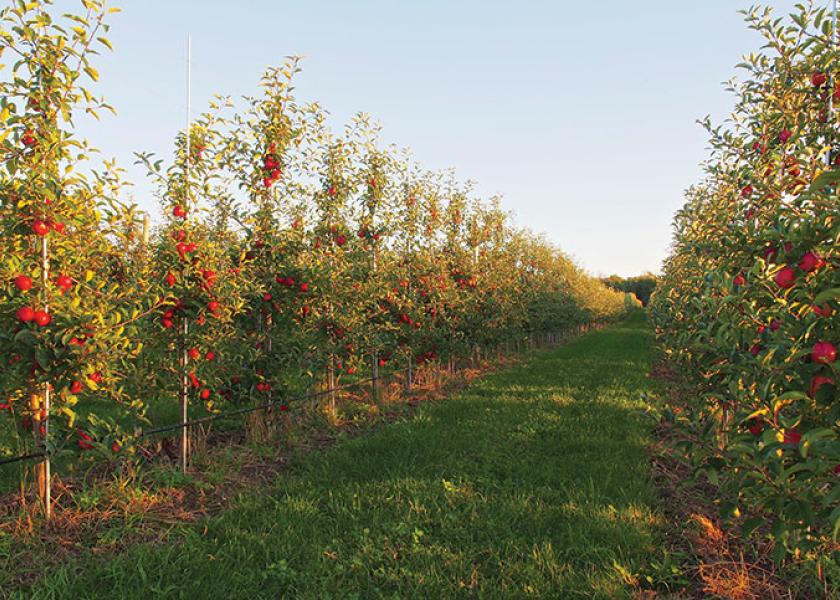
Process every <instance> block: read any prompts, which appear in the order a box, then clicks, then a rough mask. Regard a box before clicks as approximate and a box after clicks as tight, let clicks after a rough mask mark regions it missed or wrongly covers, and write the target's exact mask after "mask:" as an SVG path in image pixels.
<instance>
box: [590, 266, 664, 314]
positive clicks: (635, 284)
mask: <svg viewBox="0 0 840 600" xmlns="http://www.w3.org/2000/svg"><path fill="white" fill-rule="evenodd" d="M601 281H603V282H604V284H606V285H607V286H609V287H611V288H613V289H614V290H618V291H619V292H629V293H631V294H633V295H635V296H636V298H638V299H639V302H641V303H642V306H647V304H648V302H649V301H650V295H651V294H652V293H653V290H654V289H655V288H656V281H657V277H656V275H654V274H653V273H645V274H643V275H637V276H636V277H619V276H618V275H610V276H609V277H605V278H604V279H602V280H601Z"/></svg>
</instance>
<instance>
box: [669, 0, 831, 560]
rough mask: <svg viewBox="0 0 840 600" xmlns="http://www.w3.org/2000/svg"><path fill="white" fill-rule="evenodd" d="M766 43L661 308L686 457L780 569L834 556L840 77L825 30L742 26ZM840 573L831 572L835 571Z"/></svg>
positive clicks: (691, 218) (799, 16)
mask: <svg viewBox="0 0 840 600" xmlns="http://www.w3.org/2000/svg"><path fill="white" fill-rule="evenodd" d="M746 16H747V23H748V25H749V26H750V28H752V29H754V30H756V31H758V32H759V33H760V34H761V35H762V36H763V37H764V39H765V41H766V43H767V45H766V46H765V47H764V49H763V50H762V51H761V52H760V53H756V54H750V55H749V56H747V57H745V59H744V62H743V63H742V64H741V65H739V66H740V67H741V69H742V73H743V78H741V79H740V80H739V81H738V82H735V83H732V84H731V91H732V92H733V93H734V94H735V96H736V104H735V111H734V116H733V119H732V120H731V121H730V122H729V124H728V125H727V126H726V127H714V126H712V125H711V124H710V123H709V122H708V121H706V123H705V124H706V126H707V128H708V130H709V133H710V142H711V146H712V153H711V156H710V157H709V159H708V161H707V162H706V164H705V168H706V177H705V180H704V181H703V182H702V183H701V184H699V185H696V186H694V187H693V188H691V189H690V190H689V191H688V193H687V200H686V204H685V205H684V206H683V208H682V209H681V210H680V211H679V212H678V213H677V215H676V218H675V222H674V231H675V233H674V244H673V250H672V253H671V255H670V257H669V258H668V259H667V261H666V264H665V269H664V277H663V279H662V281H661V283H660V286H659V289H658V290H657V292H656V293H655V294H654V299H653V301H652V314H653V317H654V320H655V323H656V327H657V334H658V337H659V340H660V341H661V343H662V345H663V347H664V349H665V350H666V352H667V355H668V356H669V358H670V359H671V361H672V362H673V364H675V365H677V366H679V367H681V369H682V372H683V374H684V377H685V378H686V379H687V380H688V381H689V382H690V383H691V385H692V390H693V393H692V394H691V396H690V397H687V398H683V399H682V400H684V401H685V402H683V403H679V404H678V405H676V406H675V407H674V410H673V412H672V413H671V417H672V418H673V419H674V420H675V422H676V423H677V424H679V425H680V426H682V428H683V430H684V431H683V433H684V438H683V439H682V441H681V442H680V444H679V448H680V450H681V451H683V452H684V453H685V456H687V457H688V458H690V459H691V461H692V464H693V465H694V467H695V472H696V474H697V475H698V476H700V477H702V478H704V479H706V480H707V481H708V482H710V483H711V484H713V485H714V486H715V487H716V489H718V501H719V503H720V507H721V511H722V513H723V515H724V516H725V517H726V518H728V519H732V521H733V522H736V523H738V524H739V525H740V527H741V528H742V530H743V531H744V532H745V533H746V534H752V535H755V536H758V537H762V538H766V539H769V540H770V541H771V542H772V543H773V544H774V552H775V557H776V558H777V559H781V558H783V557H784V556H785V555H786V554H787V553H792V554H794V555H795V556H798V557H800V558H802V557H805V558H810V559H814V560H816V561H826V560H830V557H831V556H832V555H833V556H835V558H836V551H837V545H836V539H837V534H838V530H839V529H840V402H838V388H837V384H838V382H840V378H838V363H837V347H838V344H840V317H838V309H840V306H839V305H838V298H840V269H838V267H840V202H838V185H837V183H838V181H840V170H838V167H837V165H838V164H840V135H838V124H839V123H840V122H839V121H838V111H837V107H838V106H840V73H838V72H837V71H836V67H835V65H837V62H838V61H837V59H838V51H837V48H836V46H835V44H834V42H833V40H832V25H831V17H830V15H827V14H826V13H825V11H824V10H822V9H815V10H808V9H804V8H803V9H801V10H800V9H799V8H797V13H795V14H794V15H793V16H792V17H791V18H789V19H787V20H780V21H775V20H774V18H772V17H771V16H770V13H769V12H768V11H767V10H766V9H763V8H754V9H751V10H750V11H748V12H747V13H746ZM835 568H836V563H835Z"/></svg>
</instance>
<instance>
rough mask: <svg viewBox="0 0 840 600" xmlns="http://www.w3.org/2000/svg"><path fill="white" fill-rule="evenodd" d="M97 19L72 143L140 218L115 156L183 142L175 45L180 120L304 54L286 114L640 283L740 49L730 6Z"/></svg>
mask: <svg viewBox="0 0 840 600" xmlns="http://www.w3.org/2000/svg"><path fill="white" fill-rule="evenodd" d="M827 1H828V0H826V2H827ZM112 3H114V4H115V5H117V6H120V7H121V8H122V9H123V12H122V13H120V14H118V15H113V16H112V18H111V24H112V31H111V34H110V38H111V41H112V42H113V43H114V46H115V52H113V53H110V54H105V55H103V56H102V57H101V58H100V60H99V61H98V63H97V65H98V67H99V70H100V72H101V75H102V83H101V85H100V86H99V88H98V91H99V92H100V93H102V94H104V95H105V96H106V97H107V99H108V100H109V101H110V102H111V103H112V104H113V105H114V106H115V107H116V109H117V111H118V115H117V116H116V117H106V118H104V120H103V121H102V122H101V123H99V124H94V123H88V122H81V123H80V125H81V129H82V133H83V134H84V135H86V136H87V137H89V138H90V139H91V141H92V143H93V144H94V145H95V146H97V147H99V148H100V149H101V150H102V151H103V154H104V155H105V156H108V157H116V158H117V159H118V161H119V162H120V163H121V164H122V165H123V166H125V167H126V168H128V170H129V177H130V179H131V180H132V181H133V182H134V183H135V184H136V188H135V190H134V193H135V195H136V200H137V201H138V203H140V204H141V205H143V206H144V207H147V208H149V209H151V210H155V209H156V206H157V203H156V201H155V199H154V198H153V197H152V190H151V187H150V185H149V183H148V181H147V180H146V179H145V175H144V172H143V170H142V169H140V168H139V167H136V166H134V165H133V164H132V163H133V161H134V157H133V152H134V151H137V150H143V151H151V152H155V153H157V154H164V155H166V154H167V153H168V152H169V150H170V148H171V143H172V138H173V135H174V134H175V133H176V131H177V130H178V129H179V128H181V127H182V126H183V122H184V106H185V100H184V70H185V67H184V61H185V38H186V34H187V32H190V33H192V36H193V55H194V69H193V98H194V106H195V107H196V108H203V107H204V106H205V102H206V100H207V99H209V98H210V97H211V95H212V94H213V93H215V92H218V93H223V94H227V95H232V96H241V95H244V94H252V93H256V92H257V81H258V77H259V75H260V73H261V72H262V71H263V69H264V68H265V67H266V66H267V65H269V64H276V63H279V62H280V61H281V60H282V58H283V57H284V56H286V55H290V54H301V55H304V56H305V57H306V58H305V61H304V64H303V66H304V72H303V73H302V74H301V75H300V77H299V79H298V84H297V88H298V95H299V97H300V98H301V100H315V99H317V100H319V101H320V102H321V103H322V104H323V105H324V106H325V107H326V108H327V109H329V110H330V111H331V112H332V114H333V115H334V118H335V120H334V125H335V126H336V127H339V126H340V125H341V124H343V123H344V122H345V121H346V120H348V119H349V118H350V117H351V116H352V115H353V114H354V113H355V112H357V111H366V112H369V113H371V114H372V115H373V116H375V117H376V118H378V119H379V120H380V121H381V122H382V124H383V126H384V140H385V141H386V142H395V143H397V144H399V145H400V146H409V147H411V148H412V149H413V150H414V153H415V156H416V158H417V160H418V161H419V162H420V163H421V164H423V165H424V166H426V167H428V168H433V169H438V168H446V167H454V168H455V169H456V172H457V174H458V177H459V178H460V179H473V180H475V181H477V182H478V192H479V193H481V194H482V195H484V196H490V195H492V194H495V193H499V194H503V195H504V206H505V207H506V208H508V209H510V210H512V211H513V212H514V213H515V215H516V220H517V222H518V223H519V224H521V225H524V226H527V227H529V228H531V229H533V230H535V231H539V232H543V233H545V234H546V235H547V237H548V238H549V239H551V240H552V241H554V242H556V243H557V244H558V245H559V246H560V247H561V248H563V249H564V250H565V251H566V252H568V253H570V254H571V255H573V256H574V257H575V258H576V259H577V260H578V261H579V262H580V263H581V264H582V265H583V266H584V267H585V268H587V269H588V270H589V271H591V272H592V273H594V274H603V275H607V274H610V273H618V274H620V275H632V274H636V273H640V272H642V271H646V270H653V271H657V270H658V269H659V265H660V262H661V260H662V259H663V258H664V256H665V254H666V252H667V247H668V244H669V241H670V234H671V231H670V223H671V216H672V214H673V213H674V211H675V210H676V209H677V208H678V207H679V206H680V204H681V197H682V192H683V190H684V189H685V188H686V187H688V186H689V185H690V184H691V183H693V182H694V181H696V180H697V179H698V178H699V176H700V169H699V167H698V163H699V162H700V161H701V160H702V159H703V158H704V156H705V146H706V143H705V142H706V136H705V134H704V132H703V131H702V130H701V128H700V127H699V126H698V125H696V124H695V120H696V119H697V118H700V117H703V116H705V115H706V114H711V115H712V117H713V118H715V119H716V120H721V119H723V118H724V117H725V116H726V115H727V114H728V111H729V109H730V107H731V105H732V99H731V98H730V97H729V96H728V95H727V94H726V93H725V92H724V90H723V88H722V85H721V82H722V81H724V80H726V79H728V78H729V77H731V76H732V75H733V74H734V69H733V67H734V65H735V64H736V63H737V62H739V59H740V57H741V55H742V54H743V53H745V52H748V51H750V50H753V49H757V47H758V45H759V44H760V40H759V39H758V38H757V35H756V34H755V33H753V32H751V31H749V30H747V29H746V27H745V26H744V24H743V21H742V19H741V16H740V15H739V14H737V10H738V9H739V8H744V7H746V6H748V5H749V4H750V3H751V2H747V1H742V0H703V1H696V2H675V1H674V0H643V1H640V2H627V1H622V2H619V1H603V0H602V1H597V0H596V1H591V2H563V1H559V0H545V1H538V0H532V1H523V0H518V1H516V0H457V1H456V0H424V1H420V0H416V1H413V2H409V1H406V0H403V1H397V0H355V1H351V0H334V1H329V2H328V1H324V0H306V1H291V0H241V1H240V2H231V1H229V0H228V1H222V0H200V1H199V0H169V1H165V0H123V1H122V2H119V0H112ZM771 3H772V4H773V5H774V6H776V7H777V11H778V12H779V14H780V15H781V14H782V13H787V11H788V9H789V7H790V6H792V4H793V1H787V0H785V1H782V0H775V1H773V2H771ZM69 4H71V2H70V0H60V2H59V3H58V6H59V7H62V8H63V7H65V6H67V5H69ZM72 4H74V5H75V3H72Z"/></svg>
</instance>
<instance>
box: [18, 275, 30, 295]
mask: <svg viewBox="0 0 840 600" xmlns="http://www.w3.org/2000/svg"><path fill="white" fill-rule="evenodd" d="M15 287H16V288H17V289H19V290H20V291H21V292H28V291H29V290H31V289H32V280H31V279H30V278H29V277H27V276H26V275H18V276H17V277H15Z"/></svg>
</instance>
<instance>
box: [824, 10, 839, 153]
mask: <svg viewBox="0 0 840 600" xmlns="http://www.w3.org/2000/svg"><path fill="white" fill-rule="evenodd" d="M836 49H837V0H834V1H833V2H832V7H831V52H832V53H835V52H836ZM831 65H832V69H831V70H832V71H834V68H833V66H834V57H832V60H831ZM831 75H833V73H832V74H831ZM831 75H830V76H829V82H830V85H831V84H833V85H834V86H835V89H836V86H837V84H838V82H836V81H834V80H833V79H831ZM833 120H834V93H833V91H832V90H831V88H829V90H828V122H829V123H830V122H832V121H833ZM826 137H828V136H826ZM826 141H831V142H833V140H826ZM833 154H834V148H833V147H830V148H829V149H828V152H827V153H826V155H825V164H826V166H831V160H832V158H833V157H832V155H833ZM835 160H836V157H835Z"/></svg>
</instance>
